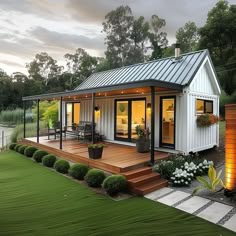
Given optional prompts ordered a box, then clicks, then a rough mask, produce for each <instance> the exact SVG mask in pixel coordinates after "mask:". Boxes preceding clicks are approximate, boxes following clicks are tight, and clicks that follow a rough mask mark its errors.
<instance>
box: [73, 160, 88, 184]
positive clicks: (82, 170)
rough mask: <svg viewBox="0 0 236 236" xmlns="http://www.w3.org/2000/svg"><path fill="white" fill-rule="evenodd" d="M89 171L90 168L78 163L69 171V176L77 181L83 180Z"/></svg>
mask: <svg viewBox="0 0 236 236" xmlns="http://www.w3.org/2000/svg"><path fill="white" fill-rule="evenodd" d="M88 170H89V167H88V166H87V165H85V164H81V163H77V164H74V165H73V166H71V168H70V169H69V174H70V175H71V176H72V177H73V178H75V179H79V180H83V179H84V177H85V175H86V174H87V172H88Z"/></svg>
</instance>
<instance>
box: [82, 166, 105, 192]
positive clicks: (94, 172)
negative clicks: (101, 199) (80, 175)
mask: <svg viewBox="0 0 236 236" xmlns="http://www.w3.org/2000/svg"><path fill="white" fill-rule="evenodd" d="M105 178H106V176H105V173H104V172H103V171H102V170H98V169H91V170H89V171H88V173H87V174H86V175H85V178H84V179H85V181H86V182H87V184H88V186H90V187H94V188H99V187H101V185H102V182H103V181H104V179H105Z"/></svg>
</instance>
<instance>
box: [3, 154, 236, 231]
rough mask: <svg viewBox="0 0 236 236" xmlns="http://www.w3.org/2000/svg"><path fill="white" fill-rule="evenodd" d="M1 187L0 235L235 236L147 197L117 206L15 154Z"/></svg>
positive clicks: (7, 163) (8, 161)
mask: <svg viewBox="0 0 236 236" xmlns="http://www.w3.org/2000/svg"><path fill="white" fill-rule="evenodd" d="M0 189H1V190H0V222H1V223H0V225H1V230H0V235H8V236H11V235H17V236H20V235H26V236H27V235H34V236H37V235H47V236H50V235H53V236H55V235H57V236H60V235H80V236H81V235H86V236H87V235H103V236H104V235H112V236H114V235H132V236H133V235H135V236H137V235H142V236H143V235H145V236H146V235H158V236H159V235H165V236H166V235H168V236H170V235H175V236H178V235H181V236H184V235H201V236H202V235H204V236H206V235H212V236H216V235H222V236H225V235H235V234H234V233H232V232H230V231H228V230H226V229H224V228H222V227H220V226H217V225H214V224H211V223H209V222H207V221H205V220H202V219H200V218H197V217H195V216H192V215H189V214H186V213H184V212H182V211H179V210H177V209H174V208H170V207H168V206H165V205H162V204H160V203H157V202H154V201H150V200H148V199H145V198H141V197H140V198H139V197H136V198H131V199H127V200H123V201H119V202H115V201H113V200H111V199H110V198H108V197H105V196H103V195H99V194H96V193H94V192H92V191H91V190H90V189H88V188H87V187H85V186H81V185H80V184H78V183H77V182H75V181H72V180H71V179H69V178H66V177H64V176H62V175H60V174H58V173H56V172H53V171H51V170H49V169H47V168H45V167H42V166H41V165H39V164H37V163H35V162H32V161H31V160H29V159H27V158H26V157H24V156H22V155H20V154H18V153H15V152H13V151H6V152H4V153H2V154H0Z"/></svg>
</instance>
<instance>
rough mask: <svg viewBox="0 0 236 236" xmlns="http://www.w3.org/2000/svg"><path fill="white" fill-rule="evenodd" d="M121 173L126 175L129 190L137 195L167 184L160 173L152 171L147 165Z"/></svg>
mask: <svg viewBox="0 0 236 236" xmlns="http://www.w3.org/2000/svg"><path fill="white" fill-rule="evenodd" d="M121 174H122V175H123V176H125V177H126V179H127V181H128V185H129V188H130V190H131V192H133V193H135V194H137V195H139V196H144V195H145V194H147V193H150V192H153V191H155V190H158V189H161V188H163V187H167V186H168V181H167V180H164V179H162V178H161V176H160V174H158V173H155V172H152V168H151V167H148V166H146V167H142V168H138V169H135V170H131V171H127V172H124V173H121Z"/></svg>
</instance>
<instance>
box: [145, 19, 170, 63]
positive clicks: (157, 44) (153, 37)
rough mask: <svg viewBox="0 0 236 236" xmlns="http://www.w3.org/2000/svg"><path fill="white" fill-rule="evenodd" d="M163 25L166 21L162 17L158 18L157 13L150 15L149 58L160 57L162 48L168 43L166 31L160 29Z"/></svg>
mask: <svg viewBox="0 0 236 236" xmlns="http://www.w3.org/2000/svg"><path fill="white" fill-rule="evenodd" d="M165 25H166V21H165V20H164V19H161V18H159V17H158V16H157V15H152V18H151V32H149V39H150V42H151V47H150V48H151V49H152V54H151V58H150V59H151V60H152V59H158V58H161V57H162V56H163V50H164V49H165V48H166V47H167V45H168V40H167V33H166V32H161V31H160V29H161V28H162V27H164V26H165Z"/></svg>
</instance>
